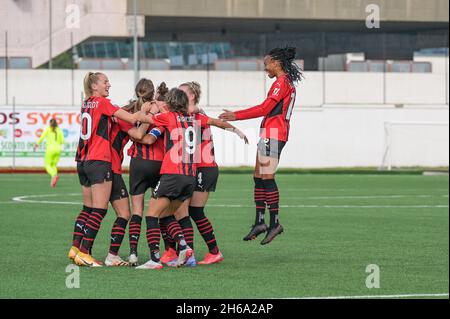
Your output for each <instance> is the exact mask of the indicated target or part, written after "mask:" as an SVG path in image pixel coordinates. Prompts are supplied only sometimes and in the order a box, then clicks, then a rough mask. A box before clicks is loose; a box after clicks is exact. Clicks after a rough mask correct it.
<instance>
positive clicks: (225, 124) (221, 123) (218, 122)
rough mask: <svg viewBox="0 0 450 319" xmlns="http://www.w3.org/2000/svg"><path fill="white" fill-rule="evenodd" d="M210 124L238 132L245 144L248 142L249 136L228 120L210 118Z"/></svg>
mask: <svg viewBox="0 0 450 319" xmlns="http://www.w3.org/2000/svg"><path fill="white" fill-rule="evenodd" d="M208 125H212V126H216V127H220V128H221V129H224V130H229V131H231V132H233V133H236V134H237V135H238V136H239V137H240V138H241V139H243V140H244V142H245V144H248V138H247V136H245V134H244V133H242V131H241V130H240V129H238V128H236V127H234V126H233V125H231V124H230V123H228V122H224V121H221V120H219V119H215V118H211V117H209V118H208Z"/></svg>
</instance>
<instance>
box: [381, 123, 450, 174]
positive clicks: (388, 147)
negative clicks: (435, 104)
mask: <svg viewBox="0 0 450 319" xmlns="http://www.w3.org/2000/svg"><path fill="white" fill-rule="evenodd" d="M384 143H385V147H384V153H383V160H382V163H381V166H380V169H388V170H391V169H392V167H448V166H449V123H448V122H385V123H384Z"/></svg>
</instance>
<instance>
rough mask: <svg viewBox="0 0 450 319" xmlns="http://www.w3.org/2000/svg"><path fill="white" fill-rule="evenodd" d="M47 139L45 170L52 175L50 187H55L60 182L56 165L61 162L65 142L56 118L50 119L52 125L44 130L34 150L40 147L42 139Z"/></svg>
mask: <svg viewBox="0 0 450 319" xmlns="http://www.w3.org/2000/svg"><path fill="white" fill-rule="evenodd" d="M44 139H45V158H44V163H45V170H46V171H47V173H48V174H49V175H50V177H51V180H50V187H55V186H56V183H58V169H57V168H56V165H57V164H58V162H59V157H60V155H61V145H62V144H63V143H64V134H63V132H62V130H61V129H60V128H59V127H58V123H57V122H56V120H55V119H51V120H50V126H47V127H46V128H45V130H44V132H42V135H41V137H40V138H39V140H38V141H37V143H36V144H35V145H34V151H36V149H37V148H38V147H39V145H40V144H41V143H42V141H43V140H44Z"/></svg>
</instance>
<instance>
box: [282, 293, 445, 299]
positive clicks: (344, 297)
mask: <svg viewBox="0 0 450 319" xmlns="http://www.w3.org/2000/svg"><path fill="white" fill-rule="evenodd" d="M448 296H449V294H448V293H441V294H404V295H372V296H369V295H368V296H327V297H292V298H281V299H376V298H386V299H393V298H414V297H448Z"/></svg>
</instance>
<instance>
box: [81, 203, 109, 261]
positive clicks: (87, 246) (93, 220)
mask: <svg viewBox="0 0 450 319" xmlns="http://www.w3.org/2000/svg"><path fill="white" fill-rule="evenodd" d="M107 212H108V209H103V208H92V213H91V215H90V216H89V219H88V220H87V222H86V225H85V229H84V237H83V242H82V243H81V247H80V251H81V252H82V253H86V254H88V253H90V251H91V248H92V246H93V244H94V240H95V237H96V236H97V234H98V231H99V230H100V226H101V223H102V220H103V218H105V216H106V213H107Z"/></svg>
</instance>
